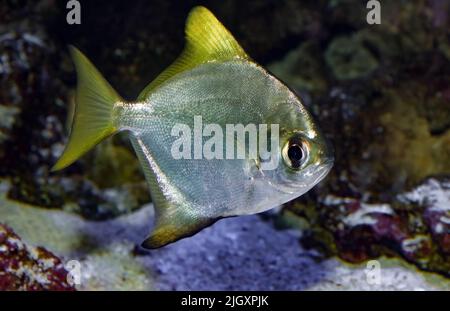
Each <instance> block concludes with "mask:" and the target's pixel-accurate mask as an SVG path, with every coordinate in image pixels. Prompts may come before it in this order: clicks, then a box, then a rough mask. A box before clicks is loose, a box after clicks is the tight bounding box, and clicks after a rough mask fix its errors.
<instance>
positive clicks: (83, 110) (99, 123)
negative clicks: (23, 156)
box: [52, 46, 122, 171]
mask: <svg viewBox="0 0 450 311" xmlns="http://www.w3.org/2000/svg"><path fill="white" fill-rule="evenodd" d="M70 52H71V54H72V58H73V61H74V63H75V68H76V71H77V76H78V86H77V91H76V97H75V100H76V105H75V114H74V119H73V123H72V130H71V133H70V137H69V142H68V143H67V146H66V148H65V150H64V152H63V154H62V155H61V157H60V158H59V160H58V162H56V164H55V165H54V166H53V168H52V171H56V170H60V169H63V168H65V167H67V166H69V165H70V164H72V163H73V162H75V161H76V160H77V159H78V158H80V157H81V156H82V155H83V154H85V153H86V152H87V151H88V150H89V149H91V148H92V147H94V146H95V145H96V144H98V143H99V142H100V141H102V140H103V139H105V138H106V137H108V136H110V135H112V134H114V133H115V132H117V130H118V129H117V128H116V127H115V126H114V124H113V118H112V113H113V108H114V104H115V103H117V102H119V101H122V99H121V98H120V96H119V95H118V94H117V93H116V91H114V89H113V88H112V87H111V85H110V84H109V83H108V82H107V81H106V80H105V79H104V78H103V77H102V75H101V74H100V72H98V70H97V69H96V68H95V67H94V65H92V63H91V62H90V61H89V60H88V59H87V58H86V56H84V55H83V53H81V52H80V51H79V50H78V49H76V48H75V47H72V46H71V47H70Z"/></svg>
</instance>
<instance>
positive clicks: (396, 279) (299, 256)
mask: <svg viewBox="0 0 450 311" xmlns="http://www.w3.org/2000/svg"><path fill="white" fill-rule="evenodd" d="M0 204H1V205H2V208H1V209H0V218H1V219H2V221H5V222H6V223H7V224H8V225H10V226H12V227H14V228H15V230H16V231H17V232H19V233H20V234H21V236H22V237H23V238H24V239H25V240H26V241H27V243H30V244H35V245H37V244H44V243H45V245H46V247H48V248H49V249H51V250H52V251H53V252H55V253H57V254H59V256H61V257H62V258H64V261H66V262H68V261H72V260H76V261H78V262H79V264H80V272H81V284H80V285H79V286H77V289H80V290H105V289H106V290H445V289H447V290H448V289H450V282H449V281H448V279H444V278H442V277H439V276H437V275H433V274H431V273H420V272H418V271H417V270H415V269H414V267H411V266H407V265H404V264H401V263H400V262H399V261H398V260H393V259H386V258H380V259H379V260H378V264H379V265H380V267H381V271H380V279H379V280H378V281H377V282H372V281H370V282H369V281H368V278H369V274H368V266H367V265H366V264H359V265H352V266H349V265H345V264H343V263H342V262H341V261H339V260H337V259H335V258H330V259H325V258H323V257H322V256H321V255H320V254H319V253H318V252H316V251H314V250H310V251H308V250H306V249H304V248H303V247H302V246H301V245H300V244H299V243H298V240H299V237H300V232H299V231H298V230H295V229H290V230H276V229H274V227H273V225H272V223H271V221H270V219H271V217H265V218H266V220H263V219H262V218H261V217H259V216H257V215H253V216H242V217H234V218H228V219H224V220H221V221H219V222H217V223H216V224H215V225H213V226H211V227H209V228H207V229H205V230H203V231H201V232H200V233H198V234H196V235H195V236H193V237H190V238H186V239H183V240H180V241H178V242H176V243H174V244H171V245H168V246H167V247H164V248H161V249H157V250H152V251H144V250H142V249H140V248H139V247H138V245H140V243H141V242H142V240H143V238H144V237H145V236H147V235H148V233H149V230H150V229H151V225H150V224H151V222H152V221H153V215H154V214H153V207H152V206H151V205H147V206H145V207H143V208H142V209H139V210H137V211H135V212H133V213H130V214H127V215H122V216H119V217H117V218H115V219H111V220H107V221H100V222H98V221H90V220H85V219H82V218H80V217H78V216H76V215H73V214H70V213H67V212H63V211H57V210H48V209H39V208H30V207H29V206H22V205H20V204H18V203H15V202H10V201H8V200H5V198H4V196H1V195H0Z"/></svg>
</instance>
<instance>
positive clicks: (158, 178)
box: [130, 136, 221, 249]
mask: <svg viewBox="0 0 450 311" xmlns="http://www.w3.org/2000/svg"><path fill="white" fill-rule="evenodd" d="M130 140H131V143H132V145H133V147H134V150H135V151H136V154H137V156H138V159H139V162H140V163H141V165H142V169H143V171H144V175H145V178H146V180H147V182H148V184H149V185H150V193H151V196H152V201H153V205H154V207H155V226H154V229H153V232H152V233H151V235H150V236H149V237H148V238H147V239H146V240H145V241H144V242H143V243H142V247H144V248H147V249H154V248H159V247H162V246H164V245H167V244H169V243H172V242H175V241H178V240H180V239H182V238H186V237H189V236H192V235H194V234H196V233H197V232H199V231H200V230H202V229H203V228H205V227H208V226H210V225H212V224H213V223H215V222H216V221H217V220H219V219H220V218H221V217H208V216H206V215H204V214H201V213H199V209H196V208H194V207H193V205H192V203H190V202H188V201H187V200H186V199H185V197H184V196H183V195H182V194H181V193H179V192H178V191H177V189H176V188H173V187H172V186H171V185H170V182H169V181H168V180H166V179H165V175H164V174H163V173H162V172H160V171H159V168H158V166H157V165H156V163H154V161H153V158H152V155H151V153H150V151H149V150H148V148H147V147H146V145H145V144H144V143H143V141H142V140H141V139H139V138H137V137H135V136H131V137H130Z"/></svg>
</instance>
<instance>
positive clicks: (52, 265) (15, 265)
mask: <svg viewBox="0 0 450 311" xmlns="http://www.w3.org/2000/svg"><path fill="white" fill-rule="evenodd" d="M67 274H68V272H67V270H66V269H65V268H64V265H63V263H62V262H61V260H60V259H59V258H58V257H56V256H55V255H54V254H52V253H51V252H49V251H47V250H46V249H44V248H42V247H32V246H28V245H26V244H25V243H24V242H23V241H22V240H21V239H20V237H19V236H18V235H17V234H15V233H14V232H13V231H12V230H11V229H10V228H8V227H7V226H5V225H2V224H0V290H2V291H4V290H29V291H39V290H53V291H72V290H75V288H74V287H73V286H72V285H70V284H68V283H67Z"/></svg>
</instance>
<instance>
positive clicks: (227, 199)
mask: <svg viewBox="0 0 450 311" xmlns="http://www.w3.org/2000/svg"><path fill="white" fill-rule="evenodd" d="M185 40H186V42H185V47H184V50H183V51H182V53H181V54H180V55H179V57H178V58H177V59H176V60H175V61H174V62H173V63H172V64H171V65H170V66H169V67H167V68H166V69H165V70H164V71H163V72H162V73H161V74H159V75H158V76H157V77H156V78H155V80H153V81H152V82H151V83H150V84H149V85H148V86H146V87H145V88H144V89H143V91H142V92H141V93H140V94H139V96H138V97H137V99H136V100H134V101H125V100H124V99H122V98H121V97H120V95H118V93H117V92H116V91H115V90H114V89H113V87H112V86H111V85H110V84H109V83H108V82H107V81H106V80H105V79H104V78H103V76H102V75H101V73H100V72H99V71H98V70H97V69H96V68H95V66H94V65H93V64H92V63H91V62H90V61H89V60H88V58H87V57H86V56H85V55H84V54H83V53H82V52H81V51H79V50H78V49H77V48H75V47H73V46H71V47H70V52H71V55H72V58H73V61H74V64H75V69H76V72H77V88H76V94H75V98H76V100H75V101H76V107H75V113H74V117H73V122H72V128H71V131H70V134H69V139H68V142H67V144H66V146H65V149H64V151H63V153H62V155H61V156H60V158H59V159H58V160H57V162H56V164H55V165H54V166H53V168H52V171H53V172H54V171H58V170H61V169H64V168H66V167H67V166H69V165H70V164H72V163H73V162H75V161H76V160H77V159H79V158H80V157H81V156H83V155H84V154H85V153H86V152H87V151H89V150H90V149H92V148H93V147H94V146H95V145H97V144H98V143H100V142H101V141H103V140H104V139H106V138H108V137H110V136H112V135H114V134H116V133H118V132H126V133H128V134H129V135H128V136H129V139H130V141H131V144H132V146H133V149H134V151H135V153H136V154H137V158H138V160H139V162H140V165H141V167H142V170H143V172H144V175H145V178H146V181H147V183H148V186H149V191H150V195H151V198H152V202H153V206H154V209H155V220H154V226H153V231H152V232H151V234H150V235H149V236H148V237H147V238H146V239H145V240H144V242H143V243H142V247H143V248H146V249H155V248H159V247H162V246H165V245H167V244H170V243H173V242H175V241H178V240H180V239H182V238H186V237H190V236H193V235H194V234H196V233H197V232H199V231H201V230H202V229H204V228H206V227H208V226H210V225H212V224H213V223H215V222H216V221H218V220H220V219H223V218H226V217H233V216H240V215H251V214H257V213H261V212H264V211H267V210H269V209H271V208H274V207H277V206H280V205H282V204H284V203H286V202H288V201H291V200H293V199H295V198H297V197H299V196H301V195H303V194H304V193H306V192H307V191H309V190H310V189H311V188H312V187H313V186H314V185H316V184H317V183H318V182H319V181H321V180H322V179H323V178H324V177H325V176H326V175H327V174H328V172H329V171H330V170H331V168H332V165H333V161H334V157H333V151H332V148H331V147H330V144H329V142H328V141H327V140H326V139H325V137H324V135H323V134H322V133H321V131H320V129H319V127H318V126H317V124H316V122H315V121H314V120H313V118H312V116H311V114H310V113H309V112H308V111H307V109H306V108H305V106H304V105H303V103H302V101H301V99H300V98H299V97H298V96H297V95H296V94H295V93H294V92H293V91H292V90H290V89H289V87H287V86H286V85H285V84H284V83H283V82H281V81H280V80H279V79H277V78H276V77H275V76H274V75H272V74H271V73H269V72H268V71H267V70H266V69H264V68H263V67H262V66H260V65H258V64H257V63H256V62H255V61H254V60H252V58H251V57H250V56H248V55H247V53H246V52H245V51H244V49H243V48H242V47H241V46H240V45H239V43H238V42H237V41H236V39H235V38H234V37H233V35H232V34H231V33H230V32H229V31H228V30H227V29H226V28H225V26H223V24H222V23H220V21H219V20H218V19H217V18H216V17H215V16H214V15H213V13H211V12H210V11H209V10H208V9H207V8H205V7H203V6H198V7H195V8H193V9H192V10H191V11H190V13H189V15H188V18H187V20H186V26H185ZM199 119H200V121H201V123H202V124H214V125H215V126H216V127H214V128H215V129H216V130H218V128H217V126H218V127H219V130H220V129H221V128H227V126H228V125H239V124H240V125H245V129H247V130H248V132H244V135H247V136H245V137H242V136H241V138H239V137H238V135H234V134H233V137H232V143H233V146H235V147H236V150H233V152H230V155H234V154H235V153H237V152H238V151H239V150H244V154H245V156H244V157H240V158H233V157H228V156H226V157H224V156H217V157H215V158H214V157H213V158H205V157H203V158H202V157H194V158H189V157H188V156H186V157H181V158H177V157H174V153H173V151H174V144H175V143H176V141H177V140H180V139H184V138H186V137H189V136H190V135H187V134H186V135H187V136H184V137H182V136H183V135H184V132H183V131H178V133H175V135H174V128H177V126H179V125H184V126H185V127H184V128H186V127H187V128H190V129H192V128H194V131H193V132H195V128H196V127H197V126H198V124H195V122H196V121H199ZM251 124H253V125H255V126H254V127H252V128H253V129H256V131H257V132H258V134H259V136H258V137H257V140H258V142H260V143H261V144H263V141H264V138H267V141H268V140H269V137H270V142H271V144H270V146H269V147H270V148H268V147H267V146H266V147H267V148H265V149H264V148H260V149H257V152H256V153H255V152H253V153H250V152H247V151H248V150H250V148H249V144H251V141H250V134H249V133H250V128H251V127H247V125H251ZM263 125H266V126H263ZM269 125H270V129H269ZM275 125H276V126H275ZM204 129H206V127H204ZM175 132H177V131H175ZM213 132H214V131H210V133H209V134H210V136H209V137H210V138H211V136H212V133H213ZM197 133H198V132H197ZM191 134H192V133H191ZM194 134H195V133H194ZM203 134H204V133H203ZM228 136H229V135H228ZM228 136H227V137H228ZM207 138H208V137H207V135H206V136H205V137H203V136H202V137H201V138H200V143H204V145H203V147H204V148H205V147H206V141H207ZM216 138H217V137H216ZM221 138H223V137H222V136H219V138H218V139H217V140H216V142H217V144H216V145H214V148H216V149H220V148H224V146H223V145H222V146H221V144H219V143H220V139H221ZM274 138H275V139H274ZM198 142H199V139H197V142H196V141H195V135H194V142H193V143H192V144H191V143H189V144H188V143H187V144H186V145H184V147H183V148H181V147H180V148H179V149H178V150H182V149H183V150H182V152H184V151H189V149H191V148H190V147H192V145H194V149H195V146H196V144H197V143H198ZM272 142H275V144H273V145H272ZM175 145H176V144H175ZM266 145H267V143H266ZM210 147H211V150H212V149H213V148H212V146H210ZM226 147H227V148H231V147H228V145H227V146H226ZM184 148H186V150H184ZM176 149H177V148H175V150H176ZM269 149H270V150H269ZM215 151H220V150H215ZM227 152H228V151H227ZM187 153H188V152H186V154H187ZM194 153H196V151H195V150H194ZM200 153H201V152H200ZM191 154H192V150H191ZM205 154H206V153H205ZM197 155H198V154H197ZM201 155H202V154H201ZM227 155H228V153H227ZM269 164H270V165H269Z"/></svg>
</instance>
